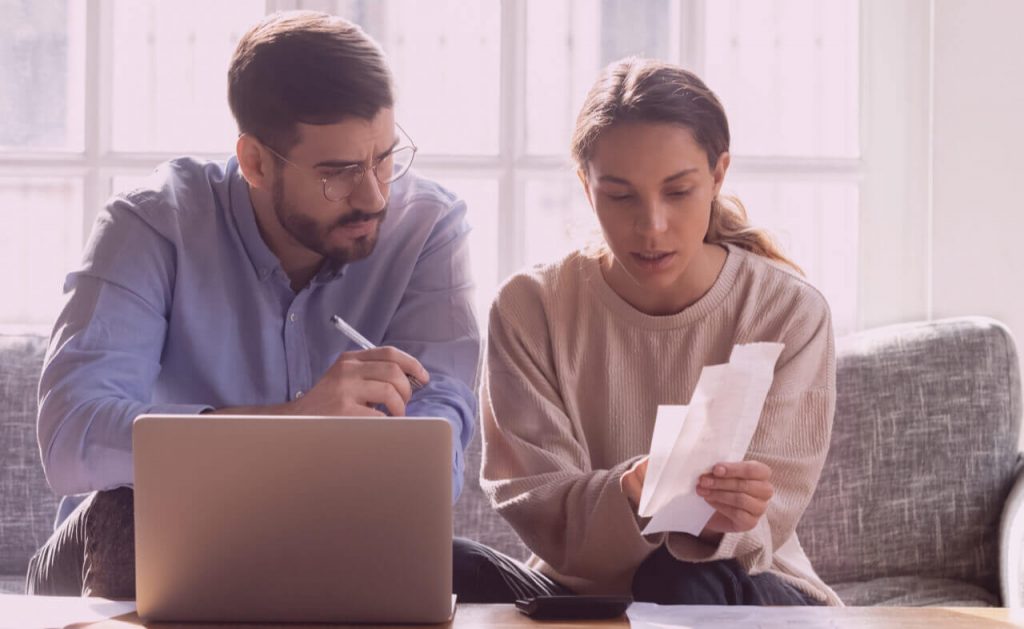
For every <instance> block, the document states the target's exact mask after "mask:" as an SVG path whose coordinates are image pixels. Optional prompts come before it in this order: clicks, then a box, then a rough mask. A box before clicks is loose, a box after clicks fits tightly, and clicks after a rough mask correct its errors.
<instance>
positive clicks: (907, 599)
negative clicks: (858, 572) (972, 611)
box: [832, 577, 999, 607]
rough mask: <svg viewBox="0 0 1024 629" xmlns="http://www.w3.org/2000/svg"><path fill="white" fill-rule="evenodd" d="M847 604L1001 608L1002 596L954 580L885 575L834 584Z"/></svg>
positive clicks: (858, 605) (860, 605)
mask: <svg viewBox="0 0 1024 629" xmlns="http://www.w3.org/2000/svg"><path fill="white" fill-rule="evenodd" d="M832 588H833V589H834V590H835V591H836V594H838V595H839V598H841V599H843V602H844V603H846V604H847V605H851V606H856V607H864V606H868V605H883V606H886V607H998V606H999V597H998V596H996V595H995V594H993V593H991V592H989V591H988V590H986V589H984V588H981V587H978V586H977V585H972V584H970V583H965V582H964V581H955V580H953V579H932V578H920V577H886V578H883V579H874V580H872V581H860V582H855V583H838V584H833V585H832Z"/></svg>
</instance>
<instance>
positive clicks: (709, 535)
mask: <svg viewBox="0 0 1024 629" xmlns="http://www.w3.org/2000/svg"><path fill="white" fill-rule="evenodd" d="M771 477H772V469H771V468H770V467H768V466H767V465H765V464H764V463H761V462H759V461H741V462H739V463H718V464H716V465H715V466H714V467H713V468H712V469H711V473H709V474H703V475H702V476H701V477H700V478H699V479H698V480H697V495H698V496H703V497H704V500H706V501H707V502H708V504H710V505H711V506H712V507H714V508H715V514H714V515H713V516H711V520H709V521H708V523H707V526H705V527H704V531H702V532H701V534H700V537H701V538H702V539H705V540H708V541H714V540H717V539H718V538H720V537H721V534H723V533H742V532H744V531H749V530H750V529H752V528H754V527H755V526H757V523H758V521H759V520H760V519H761V517H762V516H764V514H765V512H766V511H767V510H768V501H769V500H771V498H772V495H773V494H774V493H775V489H774V488H773V487H772V484H771Z"/></svg>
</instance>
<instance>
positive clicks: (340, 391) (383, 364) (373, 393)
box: [287, 347, 430, 416]
mask: <svg viewBox="0 0 1024 629" xmlns="http://www.w3.org/2000/svg"><path fill="white" fill-rule="evenodd" d="M406 374H408V375H410V376H413V377H415V378H416V379H417V380H419V381H420V382H422V383H423V384H426V383H427V382H428V381H429V380H430V374H429V373H427V370H426V369H424V368H423V365H421V364H420V363H419V361H418V360H416V359H415V358H413V357H412V356H410V355H409V354H406V353H405V352H403V351H401V350H399V349H396V348H394V347H377V348H375V349H368V350H362V351H357V352H346V353H344V354H342V355H341V356H339V357H338V360H337V361H335V363H334V364H333V365H331V367H330V368H329V369H328V370H327V372H326V373H325V374H324V376H323V378H321V379H320V381H319V382H317V383H316V386H314V387H313V388H312V389H310V390H309V391H308V392H306V394H305V395H303V396H302V397H300V398H298V399H295V400H292V401H291V402H289V403H288V404H287V406H288V407H289V409H288V410H289V413H290V414H294V415H341V416H346V415H347V416H361V415H380V416H383V415H384V413H382V412H381V411H379V410H377V409H376V408H374V407H375V406H377V405H382V406H384V408H386V409H387V410H388V413H390V414H391V415H393V416H400V415H405V405H406V404H407V403H408V402H409V398H410V397H412V386H411V385H410V384H409V379H408V378H407V377H406Z"/></svg>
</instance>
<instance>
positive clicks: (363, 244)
mask: <svg viewBox="0 0 1024 629" xmlns="http://www.w3.org/2000/svg"><path fill="white" fill-rule="evenodd" d="M273 201H274V214H276V215H277V220H278V222H280V223H281V226H282V227H284V229H285V231H287V232H288V233H289V234H290V235H291V237H292V238H294V239H295V240H297V241H298V242H299V244H301V245H302V246H303V247H305V248H306V249H309V250H310V251H315V252H317V253H319V254H320V255H322V256H323V257H324V258H326V259H327V260H328V261H330V263H331V264H332V265H334V266H336V267H338V268H341V267H343V266H345V265H346V264H348V263H350V262H355V261H357V260H362V259H363V258H366V257H367V256H369V255H370V254H371V253H373V248H374V246H376V244H377V237H378V236H379V235H380V225H381V223H383V222H384V217H385V216H386V215H387V206H385V208H384V209H383V210H381V211H379V212H373V213H370V212H364V211H362V210H356V209H353V210H352V211H350V212H349V213H348V214H346V215H344V216H342V217H341V218H340V219H338V220H337V221H336V222H335V223H334V224H333V225H330V226H328V227H326V228H325V227H324V226H322V225H320V224H319V223H317V222H316V221H315V220H313V219H312V218H310V217H308V216H303V215H302V214H300V213H299V212H296V211H295V209H294V208H293V207H291V206H288V205H286V204H285V201H284V182H282V181H280V180H278V181H277V182H276V183H275V184H274V193H273ZM368 220H370V221H375V222H376V229H374V231H373V233H371V234H367V235H365V236H359V237H358V238H356V239H355V240H353V241H352V243H351V244H349V245H348V246H338V245H336V246H331V245H328V244H327V240H328V237H329V236H330V233H331V231H333V230H334V229H336V228H338V227H344V226H347V225H351V224H353V223H358V222H360V221H368Z"/></svg>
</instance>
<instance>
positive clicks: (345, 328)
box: [331, 315, 423, 391]
mask: <svg viewBox="0 0 1024 629" xmlns="http://www.w3.org/2000/svg"><path fill="white" fill-rule="evenodd" d="M331 323H332V324H334V327H335V328H337V329H338V331H339V332H341V333H342V334H344V335H345V336H347V337H348V338H350V339H351V340H352V342H354V343H355V344H356V345H358V346H359V347H361V348H363V349H374V348H375V347H377V346H376V345H374V344H373V343H371V342H370V341H369V340H367V338H366V337H365V336H363V335H362V334H360V333H359V330H357V329H355V328H353V327H352V326H351V325H349V324H348V322H347V321H345V320H344V319H342V318H341V317H339V316H338V315H331ZM405 377H406V378H408V379H409V384H411V385H412V389H413V391H416V390H419V389H422V388H423V383H422V382H420V381H419V380H417V379H416V378H415V377H414V376H410V375H408V374H406V376H405Z"/></svg>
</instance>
